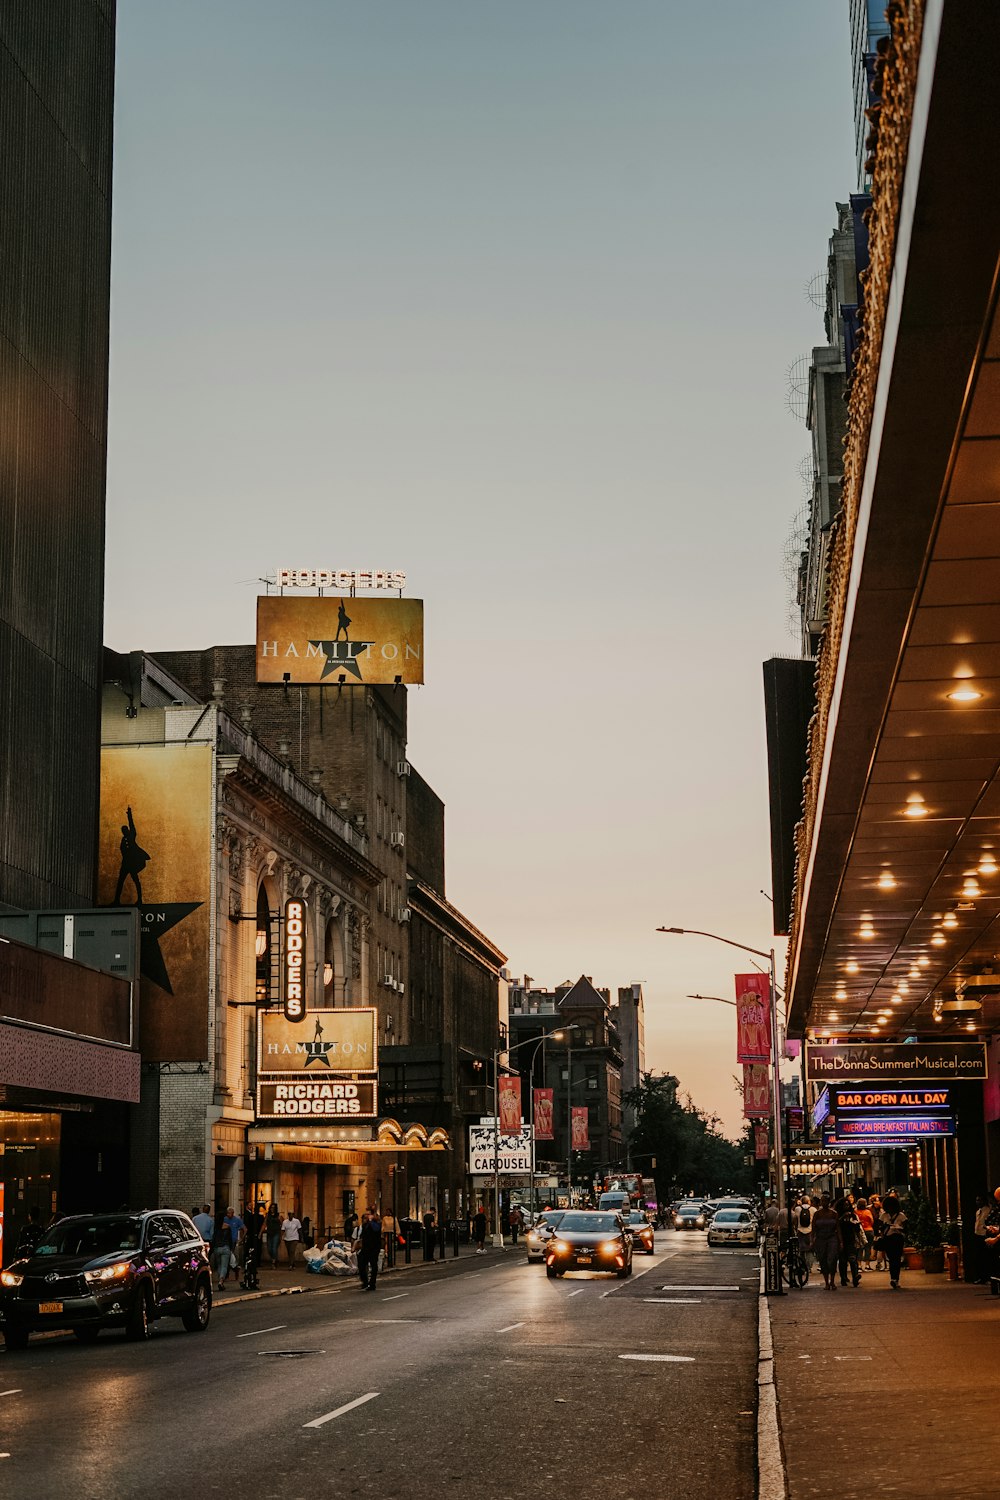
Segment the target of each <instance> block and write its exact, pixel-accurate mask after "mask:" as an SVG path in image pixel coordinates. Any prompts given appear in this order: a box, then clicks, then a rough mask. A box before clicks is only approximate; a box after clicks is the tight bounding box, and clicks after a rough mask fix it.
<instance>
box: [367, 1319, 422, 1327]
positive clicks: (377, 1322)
mask: <svg viewBox="0 0 1000 1500" xmlns="http://www.w3.org/2000/svg"><path fill="white" fill-rule="evenodd" d="M351 1321H352V1322H357V1323H363V1324H364V1325H365V1327H367V1328H380V1327H381V1325H382V1324H383V1323H415V1322H416V1321H417V1320H416V1318H352V1320H351Z"/></svg>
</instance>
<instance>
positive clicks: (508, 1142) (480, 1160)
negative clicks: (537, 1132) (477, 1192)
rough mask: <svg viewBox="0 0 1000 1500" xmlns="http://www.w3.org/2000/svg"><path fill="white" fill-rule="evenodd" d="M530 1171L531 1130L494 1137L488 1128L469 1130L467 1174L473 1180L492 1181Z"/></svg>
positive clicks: (475, 1126) (526, 1129) (524, 1128)
mask: <svg viewBox="0 0 1000 1500" xmlns="http://www.w3.org/2000/svg"><path fill="white" fill-rule="evenodd" d="M498 1166H499V1171H500V1175H501V1176H504V1175H506V1174H508V1173H509V1174H516V1175H518V1176H520V1175H521V1174H522V1173H527V1172H530V1171H531V1126H530V1125H523V1126H522V1127H521V1131H520V1134H518V1135H494V1131H493V1126H492V1125H470V1126H469V1171H470V1172H471V1173H472V1175H473V1177H492V1176H493V1175H494V1173H495V1172H496V1171H497V1170H498Z"/></svg>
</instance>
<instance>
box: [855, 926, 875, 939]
mask: <svg viewBox="0 0 1000 1500" xmlns="http://www.w3.org/2000/svg"><path fill="white" fill-rule="evenodd" d="M874 936H875V929H874V927H872V926H871V925H870V924H869V926H867V927H859V928H858V937H859V938H864V940H865V942H869V941H870V940H871V939H872V938H873V937H874Z"/></svg>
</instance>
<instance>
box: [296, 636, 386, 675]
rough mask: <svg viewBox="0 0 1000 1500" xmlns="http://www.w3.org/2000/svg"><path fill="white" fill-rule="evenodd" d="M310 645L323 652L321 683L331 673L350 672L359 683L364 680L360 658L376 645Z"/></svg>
mask: <svg viewBox="0 0 1000 1500" xmlns="http://www.w3.org/2000/svg"><path fill="white" fill-rule="evenodd" d="M309 644H310V646H315V647H316V648H317V649H318V650H320V651H322V652H323V655H324V657H325V660H324V662H323V672H322V676H321V677H320V682H322V681H323V679H324V678H326V677H329V675H330V673H331V672H350V674H351V676H352V677H356V678H357V679H358V681H359V682H362V681H363V680H364V679H363V678H362V676H361V667H360V666H359V665H358V657H359V656H360V655H361V654H362V652H364V651H367V650H368V648H369V647H370V646H372V645H374V641H310V642H309Z"/></svg>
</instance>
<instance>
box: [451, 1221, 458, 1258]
mask: <svg viewBox="0 0 1000 1500" xmlns="http://www.w3.org/2000/svg"><path fill="white" fill-rule="evenodd" d="M451 1253H452V1258H453V1259H455V1260H457V1259H458V1223H457V1221H456V1222H455V1223H454V1224H452V1226H451Z"/></svg>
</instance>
